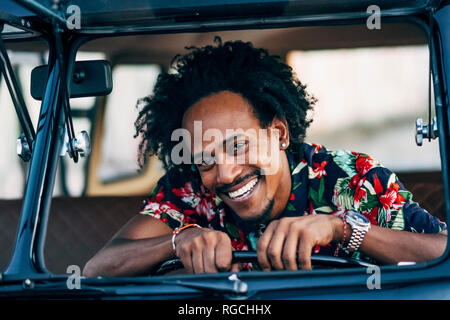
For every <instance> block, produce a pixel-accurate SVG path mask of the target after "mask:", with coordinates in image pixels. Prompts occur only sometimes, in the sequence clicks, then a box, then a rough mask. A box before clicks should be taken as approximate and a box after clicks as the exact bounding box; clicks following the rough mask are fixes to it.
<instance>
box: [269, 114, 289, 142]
mask: <svg viewBox="0 0 450 320" xmlns="http://www.w3.org/2000/svg"><path fill="white" fill-rule="evenodd" d="M269 128H270V130H278V133H279V140H280V141H279V143H280V148H281V149H287V148H288V147H289V127H288V124H287V122H286V120H280V119H278V118H277V117H275V118H274V119H273V121H272V123H271V124H270V126H269ZM283 144H284V145H283ZM282 145H283V146H282Z"/></svg>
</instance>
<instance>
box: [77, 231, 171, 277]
mask: <svg viewBox="0 0 450 320" xmlns="http://www.w3.org/2000/svg"><path fill="white" fill-rule="evenodd" d="M171 239H172V235H171V234H167V235H162V236H158V237H154V238H147V239H138V240H130V239H124V238H118V239H114V240H112V241H111V242H110V243H109V244H108V245H107V246H106V247H105V248H103V249H102V250H101V251H99V252H98V253H97V254H96V255H95V256H94V257H93V258H92V259H90V260H89V261H88V263H87V264H86V266H85V267H84V270H83V275H85V276H87V277H96V276H113V277H114V276H116V277H117V276H139V275H145V274H148V272H149V271H150V270H151V268H152V267H154V266H155V265H156V264H158V263H160V262H162V261H165V260H168V259H171V258H175V253H174V251H173V250H172V243H171Z"/></svg>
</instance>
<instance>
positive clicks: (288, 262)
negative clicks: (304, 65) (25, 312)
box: [84, 41, 447, 276]
mask: <svg viewBox="0 0 450 320" xmlns="http://www.w3.org/2000/svg"><path fill="white" fill-rule="evenodd" d="M175 62H176V63H175V72H173V73H165V74H162V75H161V76H160V77H159V78H158V81H157V84H156V86H155V90H154V94H153V95H152V96H150V97H146V98H144V99H143V100H142V101H141V105H142V106H143V108H142V109H141V111H140V114H139V117H138V119H137V121H136V128H137V136H139V137H140V138H141V139H142V140H141V141H142V142H141V145H140V151H141V152H140V160H141V165H143V159H145V158H146V157H147V156H148V155H158V156H159V158H160V159H161V160H162V161H163V163H164V165H165V169H166V171H167V173H166V175H165V176H164V177H163V178H161V179H160V181H159V183H158V185H157V186H156V188H155V190H154V192H153V193H152V195H151V196H150V197H149V198H148V199H147V200H146V201H145V203H144V205H143V208H142V210H141V212H140V214H139V215H137V216H136V217H135V218H133V219H132V220H131V221H130V222H128V223H127V224H126V225H125V226H124V227H123V228H122V229H121V230H120V231H119V232H118V233H117V234H116V235H115V237H114V238H113V239H112V240H111V241H110V242H109V243H108V244H107V245H106V246H105V247H104V248H103V249H102V250H101V251H100V252H99V253H97V254H96V255H95V256H94V257H93V258H92V259H91V260H90V261H89V262H88V263H87V265H86V266H85V269H84V274H85V275H86V276H97V275H106V276H125V275H144V274H148V273H149V271H150V270H151V269H152V268H153V267H154V266H155V265H157V264H158V263H160V262H162V261H165V260H167V259H171V258H176V257H179V258H180V259H181V261H182V262H183V265H184V267H185V269H186V270H187V271H188V272H193V273H203V272H218V271H229V270H232V271H237V270H240V269H252V268H253V269H258V268H261V269H262V270H273V269H275V270H296V269H297V268H298V267H300V268H302V269H311V254H316V253H320V254H325V255H335V256H343V257H351V258H354V259H363V260H368V261H372V262H376V263H384V264H390V263H397V262H399V261H426V260H429V259H433V258H437V257H439V256H440V255H441V254H442V253H443V252H444V250H445V246H446V242H447V231H446V224H445V223H443V222H441V221H439V220H438V219H436V218H435V217H433V216H431V215H430V214H429V213H428V212H426V211H425V210H423V209H422V208H420V207H419V205H418V204H417V203H415V202H414V201H412V196H411V194H410V193H409V192H408V191H407V190H405V188H404V187H403V185H402V184H401V183H400V182H399V181H398V179H397V177H396V175H395V174H394V173H392V172H391V171H389V170H388V169H386V168H384V167H383V166H381V164H379V163H378V162H376V161H375V160H374V159H372V158H371V157H369V156H368V155H365V154H361V153H356V152H349V151H345V150H338V151H328V150H326V149H325V148H324V147H322V146H320V145H312V144H307V143H305V142H304V137H305V132H306V129H307V127H308V125H309V123H310V121H309V120H308V119H307V112H308V110H310V109H312V107H313V105H314V103H315V100H314V98H313V97H311V96H310V95H309V94H308V93H307V92H306V90H305V86H304V85H302V84H301V82H300V81H299V80H298V79H296V78H295V76H294V75H293V73H292V70H291V68H290V67H289V66H287V65H286V64H284V63H283V62H281V61H280V60H279V58H277V57H274V56H270V55H269V54H268V53H267V51H265V50H263V49H256V48H254V47H253V46H252V45H251V44H250V43H243V42H240V41H236V42H226V43H223V44H222V43H221V42H220V41H218V43H217V45H215V46H206V47H204V48H196V49H193V50H192V51H191V52H190V53H189V54H187V55H185V56H183V57H178V58H177V59H176V60H175ZM177 130H181V131H182V134H178V133H179V131H178V133H177V134H174V133H175V132H177ZM177 137H178V138H180V137H184V138H186V139H184V140H183V139H178V138H177ZM180 140H182V141H180ZM174 151H176V152H174ZM233 250H253V251H256V252H257V255H258V262H259V263H258V264H259V266H256V265H251V264H245V265H239V266H238V265H236V264H232V251H233Z"/></svg>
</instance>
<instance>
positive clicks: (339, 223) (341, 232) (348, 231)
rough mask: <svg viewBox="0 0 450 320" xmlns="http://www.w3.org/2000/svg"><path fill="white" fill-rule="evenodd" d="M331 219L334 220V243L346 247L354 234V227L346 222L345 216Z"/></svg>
mask: <svg viewBox="0 0 450 320" xmlns="http://www.w3.org/2000/svg"><path fill="white" fill-rule="evenodd" d="M331 217H332V218H333V220H332V221H333V230H334V235H333V241H335V242H336V243H338V244H341V245H342V246H343V247H346V246H347V245H348V242H349V241H350V236H351V235H352V232H353V230H352V227H351V226H350V225H349V224H348V223H347V222H346V221H345V214H344V215H342V216H331Z"/></svg>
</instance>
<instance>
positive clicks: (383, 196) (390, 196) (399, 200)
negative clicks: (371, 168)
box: [374, 174, 405, 222]
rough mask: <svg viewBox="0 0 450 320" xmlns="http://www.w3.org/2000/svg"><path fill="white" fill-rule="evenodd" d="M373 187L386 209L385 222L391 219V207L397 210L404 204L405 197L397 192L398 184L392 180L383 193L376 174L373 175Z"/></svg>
mask: <svg viewBox="0 0 450 320" xmlns="http://www.w3.org/2000/svg"><path fill="white" fill-rule="evenodd" d="M374 189H375V192H376V193H377V195H378V200H379V201H380V203H381V205H382V206H383V208H384V209H385V210H386V222H389V221H390V220H391V212H390V211H391V209H394V210H399V209H400V208H402V207H403V205H404V204H405V198H404V197H403V196H402V195H401V194H399V193H398V191H399V189H400V186H399V184H398V183H395V182H392V183H391V184H390V185H389V187H388V189H387V190H386V192H385V193H383V187H382V186H381V183H380V180H379V179H378V177H377V175H376V174H375V175H374Z"/></svg>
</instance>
